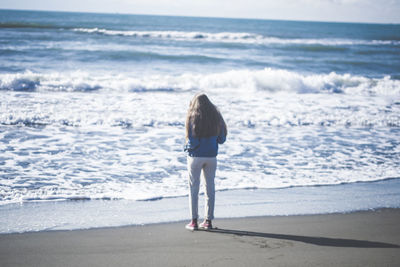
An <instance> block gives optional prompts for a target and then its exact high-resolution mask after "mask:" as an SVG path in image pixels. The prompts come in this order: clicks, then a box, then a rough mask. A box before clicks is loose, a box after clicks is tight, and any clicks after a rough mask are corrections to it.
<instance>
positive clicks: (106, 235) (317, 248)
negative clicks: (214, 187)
mask: <svg viewBox="0 0 400 267" xmlns="http://www.w3.org/2000/svg"><path fill="white" fill-rule="evenodd" d="M399 221H400V209H398V208H397V209H378V210H373V211H358V212H352V213H344V214H343V213H335V214H322V215H292V216H260V217H247V218H235V219H217V220H214V226H215V227H216V228H217V229H214V230H212V231H194V232H190V231H187V230H185V229H184V226H185V223H187V222H186V221H184V222H182V221H180V222H174V223H156V224H149V225H142V226H140V225H136V226H122V227H109V228H96V229H87V230H72V231H71V230H58V231H46V232H29V233H19V234H17V233H16V234H1V235H0V265H1V266H132V265H136V266H142V265H146V266H160V265H163V266H226V265H229V266H243V265H246V264H247V265H250V266H265V265H266V264H271V265H272V266H321V265H322V266H355V265H357V266H396V265H398V264H399V263H400V253H399V251H400V226H399V224H398V222H399Z"/></svg>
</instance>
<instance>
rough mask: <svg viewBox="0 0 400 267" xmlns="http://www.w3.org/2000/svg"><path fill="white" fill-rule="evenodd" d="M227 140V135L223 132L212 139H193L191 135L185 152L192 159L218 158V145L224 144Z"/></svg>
mask: <svg viewBox="0 0 400 267" xmlns="http://www.w3.org/2000/svg"><path fill="white" fill-rule="evenodd" d="M225 140H226V134H225V133H224V132H223V131H221V133H220V134H219V135H218V136H211V137H201V138H197V137H193V136H192V135H191V134H190V135H189V140H188V141H187V143H186V145H185V148H184V150H185V151H187V152H188V155H189V156H190V157H207V158H209V157H216V156H217V154H218V144H223V143H224V142H225Z"/></svg>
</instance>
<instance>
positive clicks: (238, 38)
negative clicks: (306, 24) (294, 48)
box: [73, 28, 400, 46]
mask: <svg viewBox="0 0 400 267" xmlns="http://www.w3.org/2000/svg"><path fill="white" fill-rule="evenodd" d="M73 31H76V32H85V33H98V34H105V35H120V36H130V37H137V38H158V39H173V40H179V41H208V42H227V43H244V44H263V45H270V44H281V45H282V44H283V45H285V44H289V45H290V44H295V45H326V46H341V45H399V44H400V41H396V40H357V39H328V38H321V39H306V38H292V39H290V38H278V37H269V36H263V35H260V34H255V33H243V32H219V33H210V32H184V31H121V30H107V29H99V28H75V29H73Z"/></svg>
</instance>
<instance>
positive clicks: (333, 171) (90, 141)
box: [0, 86, 400, 204]
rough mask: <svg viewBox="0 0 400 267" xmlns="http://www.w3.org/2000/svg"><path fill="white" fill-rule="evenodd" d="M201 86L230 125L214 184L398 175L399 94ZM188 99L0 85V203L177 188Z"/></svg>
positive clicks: (152, 195) (144, 195) (187, 94)
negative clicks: (32, 90)
mask: <svg viewBox="0 0 400 267" xmlns="http://www.w3.org/2000/svg"><path fill="white" fill-rule="evenodd" d="M206 92H207V93H208V94H209V95H210V97H211V98H212V100H214V102H215V103H216V104H217V105H218V107H219V108H220V110H221V111H222V113H223V114H224V117H225V119H226V122H227V124H228V127H229V136H228V141H227V143H226V144H224V145H222V146H221V147H220V154H219V168H218V174H217V179H216V188H217V190H236V189H241V188H282V187H290V186H304V185H323V184H340V183H351V182H358V181H373V180H377V179H383V178H388V177H399V172H398V162H399V160H400V159H399V155H400V154H399V153H398V151H399V149H400V143H399V142H398V134H399V126H400V115H399V114H400V110H399V109H400V104H399V100H398V99H399V97H398V96H393V95H392V96H390V97H387V96H382V95H377V96H370V95H357V94H298V93H293V92H279V93H271V92H270V91H267V90H253V91H252V90H247V91H246V90H243V91H238V90H233V91H232V90H228V89H226V90H218V86H217V87H215V88H211V89H207V90H206ZM193 94H194V91H190V90H189V91H181V92H179V93H177V92H174V93H171V92H168V91H155V92H147V93H143V92H133V93H126V92H125V91H122V92H115V91H104V92H101V93H81V92H75V93H70V92H65V93H53V92H46V91H45V92H41V93H25V92H22V93H21V92H12V91H6V92H3V93H2V94H0V122H1V124H2V125H0V162H2V165H1V170H2V172H1V173H0V175H1V178H2V179H1V180H0V181H1V183H0V196H1V201H0V204H6V203H14V202H33V201H46V200H52V201H54V200H66V199H131V200H143V199H158V198H164V197H172V196H182V195H186V194H187V182H186V156H185V153H184V152H183V149H182V148H183V143H184V118H185V112H186V106H187V104H188V102H189V101H190V99H191V97H192V96H193ZM185 103H186V104H185ZM13 125H16V126H13ZM43 125H44V126H45V127H43ZM24 126H29V127H24ZM31 126H39V127H31ZM330 126H334V127H330Z"/></svg>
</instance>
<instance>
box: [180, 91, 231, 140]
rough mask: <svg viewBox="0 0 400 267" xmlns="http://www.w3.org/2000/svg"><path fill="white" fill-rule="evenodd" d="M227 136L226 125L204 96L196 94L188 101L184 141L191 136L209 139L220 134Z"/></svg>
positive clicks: (215, 108)
mask: <svg viewBox="0 0 400 267" xmlns="http://www.w3.org/2000/svg"><path fill="white" fill-rule="evenodd" d="M221 130H222V131H223V133H224V134H225V135H227V134H228V130H227V127H226V123H225V121H224V118H223V117H222V115H221V113H220V112H219V110H218V108H217V107H216V106H215V105H214V104H213V103H211V101H210V99H208V97H207V96H206V95H205V94H197V95H195V96H194V97H193V99H192V101H190V105H189V110H188V112H187V116H186V139H187V138H189V135H190V134H192V135H193V136H195V137H198V138H200V137H211V136H217V135H219V134H220V133H221Z"/></svg>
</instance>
